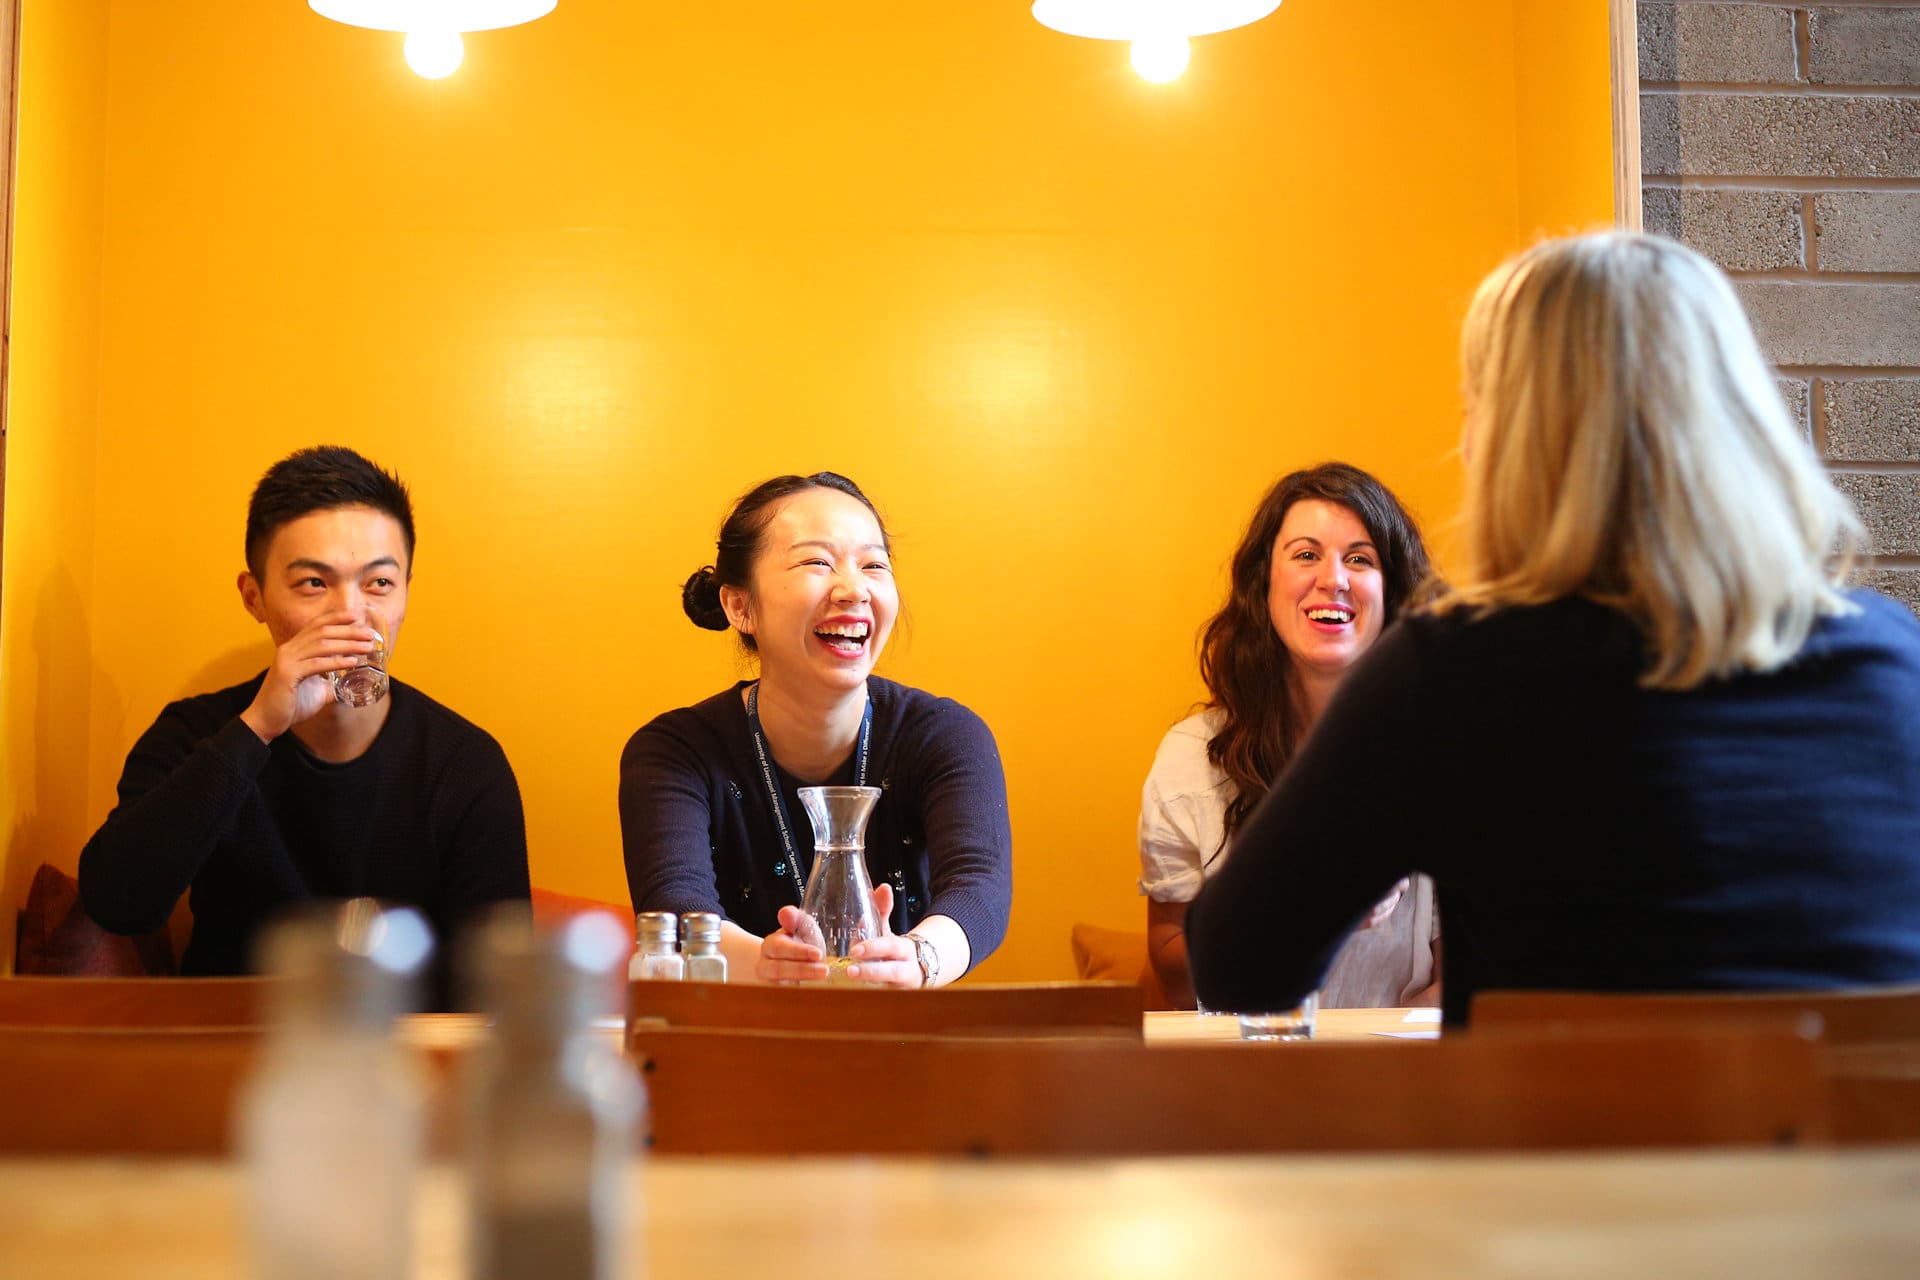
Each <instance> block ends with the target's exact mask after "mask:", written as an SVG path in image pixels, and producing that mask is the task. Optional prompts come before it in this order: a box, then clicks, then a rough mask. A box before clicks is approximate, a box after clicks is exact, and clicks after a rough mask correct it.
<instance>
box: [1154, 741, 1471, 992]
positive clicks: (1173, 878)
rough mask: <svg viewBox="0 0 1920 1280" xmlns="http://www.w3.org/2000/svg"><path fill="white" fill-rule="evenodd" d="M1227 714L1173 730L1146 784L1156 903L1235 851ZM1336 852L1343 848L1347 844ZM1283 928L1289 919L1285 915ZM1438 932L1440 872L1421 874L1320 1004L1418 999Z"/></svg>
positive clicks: (1349, 947)
mask: <svg viewBox="0 0 1920 1280" xmlns="http://www.w3.org/2000/svg"><path fill="white" fill-rule="evenodd" d="M1221 714H1222V713H1221V712H1219V711H1218V710H1206V711H1201V712H1198V713H1196V714H1194V715H1191V716H1188V717H1187V718H1186V719H1185V720H1182V721H1181V722H1180V723H1179V724H1176V725H1174V726H1173V728H1171V729H1169V730H1167V736H1166V737H1165V738H1163V739H1161V741H1160V750H1159V751H1158V753H1156V754H1155V756H1154V758H1153V769H1152V771H1151V772H1150V773H1148V774H1147V781H1146V785H1145V786H1144V787H1142V788H1141V792H1140V892H1141V893H1143V894H1145V895H1146V896H1148V897H1150V898H1152V899H1153V900H1154V901H1156V902H1191V901H1192V900H1193V898H1194V896H1195V895H1196V894H1198V893H1199V892H1200V885H1201V883H1202V882H1203V881H1204V880H1205V879H1206V877H1207V876H1208V875H1209V874H1210V873H1211V872H1212V871H1213V870H1214V868H1216V867H1218V866H1219V865H1220V864H1221V863H1222V862H1223V861H1224V860H1225V859H1226V856H1227V850H1226V849H1225V848H1224V847H1223V845H1224V843H1225V837H1226V813H1227V803H1228V801H1229V800H1231V799H1232V797H1233V795H1234V786H1233V781H1232V780H1231V779H1230V778H1228V777H1227V776H1226V774H1224V773H1222V772H1221V771H1220V769H1219V768H1218V766H1216V765H1215V764H1214V763H1213V761H1211V760H1209V759H1208V758H1207V743H1208V742H1209V741H1210V740H1211V739H1212V738H1213V735H1214V734H1215V733H1217V732H1219V725H1220V717H1221ZM1328 856H1329V857H1338V856H1339V853H1338V850H1331V851H1329V853H1328ZM1275 927H1277V928H1284V927H1285V921H1284V920H1280V921H1276V922H1275ZM1439 936H1440V913H1439V910H1438V909H1437V907H1436V906H1435V903H1434V897H1433V881H1431V880H1429V879H1428V878H1427V877H1426V876H1420V875H1416V876H1414V877H1413V883H1412V885H1411V886H1410V887H1409V888H1408V890H1407V892H1406V893H1405V894H1403V895H1402V896H1401V898H1400V903H1399V905H1398V906H1396V907H1395V908H1394V909H1393V914H1392V915H1391V916H1389V917H1388V918H1387V919H1386V920H1385V921H1383V922H1382V923H1380V924H1378V925H1375V926H1374V927H1373V928H1371V929H1359V930H1355V931H1354V933H1353V934H1352V936H1350V937H1349V938H1348V939H1347V942H1346V945H1345V946H1343V947H1341V948H1340V954H1339V955H1338V956H1337V957H1335V959H1334V962H1333V968H1332V969H1331V970H1329V971H1328V973H1327V980H1326V983H1325V984H1324V985H1323V986H1322V987H1321V988H1320V1005H1321V1007H1322V1008H1325V1009H1390V1008H1398V1007H1400V1006H1403V1005H1407V1004H1410V1003H1412V1001H1413V997H1414V995H1415V994H1416V993H1417V992H1419V991H1421V990H1423V989H1424V988H1426V987H1428V986H1430V985H1431V984H1432V982H1433V979H1434V971H1433V941H1434V939H1436V938H1438V937H1439ZM1424 1003H1427V1004H1432V1003H1433V1001H1432V1000H1428V1001H1425V1002H1424Z"/></svg>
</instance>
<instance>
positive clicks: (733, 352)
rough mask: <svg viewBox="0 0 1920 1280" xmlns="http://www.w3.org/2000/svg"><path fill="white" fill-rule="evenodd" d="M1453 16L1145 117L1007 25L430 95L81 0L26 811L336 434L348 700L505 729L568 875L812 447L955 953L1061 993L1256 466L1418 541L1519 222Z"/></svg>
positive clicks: (320, 31) (1073, 46)
mask: <svg viewBox="0 0 1920 1280" xmlns="http://www.w3.org/2000/svg"><path fill="white" fill-rule="evenodd" d="M1480 9H1481V10H1483V11H1484V16H1483V17H1482V19H1481V20H1480V21H1479V23H1478V24H1476V23H1475V22H1469V21H1466V20H1463V17H1462V11H1461V10H1459V9H1457V8H1453V7H1447V6H1436V5H1433V4H1430V3H1427V2H1425V0H1403V2H1401V3H1369V4H1366V5H1354V4H1346V3H1337V4H1336V3H1328V2H1326V0H1291V2H1290V3H1288V4H1286V5H1285V6H1283V7H1282V8H1281V10H1280V11H1279V12H1277V13H1276V14H1275V15H1274V16H1273V17H1272V18H1270V19H1268V20H1266V21H1264V22H1262V23H1260V24H1259V25H1258V26H1256V27H1253V28H1250V29H1247V30H1244V31H1240V32H1236V33H1233V34H1231V35H1226V36H1220V37H1212V38H1208V39H1205V40H1201V41H1199V42H1197V43H1196V50H1195V57H1194V64H1193V67H1192V69H1191V70H1190V71H1189V72H1188V73H1187V75H1186V77H1185V78H1184V79H1183V80H1181V81H1179V82H1176V83H1175V84H1174V85H1172V86H1168V87H1164V88H1156V87H1153V86H1148V85H1146V84H1144V83H1143V82H1141V81H1140V80H1138V79H1137V78H1135V77H1134V76H1133V75H1132V74H1131V72H1130V71H1128V70H1127V68H1126V62H1125V55H1124V51H1123V50H1121V49H1120V48H1118V47H1116V46H1110V45H1103V44H1098V43H1094V42H1089V41H1078V40H1073V39H1069V38H1067V37H1063V36H1058V35H1055V34H1053V33H1051V32H1048V31H1046V30H1045V29H1043V28H1041V27H1039V26H1038V25H1037V24H1035V23H1033V22H1032V21H1031V20H1030V19H1029V18H1028V17H1027V15H1026V13H1025V6H1024V5H1023V4H1018V3H1004V4H994V5H987V4H945V5H901V4H898V3H894V2H892V0H886V2H882V0H849V2H846V3H840V4H835V5H831V6H817V5H792V4H786V3H775V2H774V0H765V2H764V3H755V4H750V5H746V6H699V5H673V6H652V5H624V4H620V5H615V4H595V3H589V2H588V0H566V2H565V3H562V4H561V5H560V7H559V8H558V10H557V11H556V12H555V13H554V14H553V15H552V16H551V17H549V18H546V19H542V20H541V21H540V22H538V23H535V24H533V25H532V26H529V27H525V28H520V29H516V30H512V31H506V32H498V33H490V34H482V35H477V36H472V37H470V38H469V40H468V60H467V65H466V66H465V67H464V68H463V69H462V70H461V71H460V73H459V74H458V75H456V76H455V77H454V78H452V79H451V80H448V81H445V82H441V83H437V84H435V83H428V82H425V81H421V80H419V79H416V78H414V77H413V76H412V75H411V74H410V73H408V72H407V71H406V70H405V69H404V67H403V66H402V65H401V63H400V60H399V53H398V43H399V41H398V37H384V36H380V35H376V34H373V33H368V32H361V31H355V30H350V29H347V28H341V27H336V26H333V25H331V24H328V23H326V22H324V21H322V20H320V19H318V18H316V17H314V16H312V15H311V14H310V13H309V12H307V10H306V8H305V6H303V5H299V4H293V3H287V4H273V5H265V4H261V3H258V0H199V2H198V3H195V4H193V5H190V6H186V5H154V4H151V3H145V2H141V0H118V2H117V3H115V4H114V5H113V41H112V59H111V66H110V73H109V77H108V80H109V90H110V101H111V112H110V116H109V122H108V137H107V155H108V165H107V173H108V180H107V194H106V228H105V289H104V325H105V327H104V345H103V360H102V370H103V374H102V379H101V383H100V396H101V400H100V428H99V431H100V447H99V462H98V473H97V477H96V478H95V483H94V494H93V499H92V508H91V509H92V511H93V513H94V514H95V515H96V517H97V521H96V525H95V544H94V564H93V577H92V592H91V596H90V607H91V611H92V613H91V617H92V632H91V638H92V641H93V644H92V648H91V651H90V652H91V660H92V669H93V676H92V681H91V685H90V688H89V689H88V691H87V693H86V695H85V697H84V698H82V697H79V696H77V695H76V696H70V697H69V698H68V700H67V701H66V702H64V703H63V704H62V710H63V711H66V712H68V713H71V714H77V715H79V717H80V718H81V719H83V720H85V721H86V722H87V723H89V724H90V725H91V726H92V732H91V737H90V742H89V747H88V752H87V758H86V762H85V767H84V768H83V769H76V770H74V771H72V772H71V773H70V774H69V775H68V776H69V777H70V783H69V787H68V790H67V792H66V796H67V800H68V803H70V804H82V805H83V806H84V808H85V811H86V813H87V815H88V818H89V821H97V820H98V818H99V816H101V815H102V814H104V813H105V811H106V809H107V808H108V807H109V806H110V804H111V801H112V788H113V782H114V779H115V778H116V777H117V773H118V769H119V766H120V763H121V760H122V758H123V756H124V753H125V751H126V749H127V746H128V745H129V744H130V742H131V740H132V739H133V737H134V736H135V735H137V734H138V733H139V732H140V731H141V729H143V728H144V727H145V726H146V725H147V724H148V723H149V722H150V721H151V719H152V717H153V716H154V714H155V713H156V712H157V710H158V709H159V707H160V705H161V704H162V703H163V702H164V701H165V700H166V699H168V698H172V697H176V696H179V695H181V694H184V693H187V692H189V691H193V690H198V689H205V688H209V687H213V686H215V685H217V684H224V683H228V682H231V681H233V680H238V679H241V678H243V677H244V676H246V675H248V674H250V673H251V672H253V671H254V670H257V669H258V668H259V667H260V666H261V665H263V663H264V661H265V650H264V648H263V646H262V637H261V635H260V634H259V632H258V630H257V628H255V627H254V626H253V624H251V623H250V622H249V621H248V619H247V618H246V617H245V615H244V614H243V613H242V612H241V610H240V608H239V605H238V602H237V599H236V598H235V596H234V593H233V589H232V586H231V581H232V577H233V574H234V572H235V571H236V570H237V569H238V568H239V567H240V546H239V542H240V532H241V522H242V516H243V511H244V504H245V498H246V493H247V490H248V488H249V486H250V485H251V483H252V481H253V479H254V478H255V477H256V476H257V474H258V473H259V471H260V470H261V469H262V468H263V467H264V466H265V465H267V464H268V463H269V462H271V461H272V460H273V459H275V458H276V457H278V456H280V455H281V454H283V453H285V452H286V451H288V450H290V449H292V448H294V447H297V446H300V445H304V444H310V443H314V442H317V441H323V440H325V441H336V442H340V443H347V444H352V445H354V446H356V447H359V448H361V449H363V450H365V451H366V452H368V453H370V454H372V455H373V456H375V457H377V458H379V459H381V460H382V461H385V462H387V463H389V464H391V465H393V466H395V467H397V468H398V469H400V470H401V471H402V472H403V474H405V475H406V476H408V477H409V478H410V479H411V481H412V483H413V485H414V487H415V491H416V498H417V502H418V507H419V517H420V524H421V539H422V540H421V544H420V550H419V558H418V562H417V577H416V579H415V586H414V592H413V603H412V610H411V613H410V615H409V620H408V626H407V633H406V635H405V637H404V642H403V644H402V646H401V648H400V652H399V656H398V659H397V662H398V666H397V668H396V669H397V670H399V671H401V672H402V673H403V675H404V676H405V677H406V678H409V679H412V680H414V681H416V682H417V683H419V684H420V685H421V686H423V687H424V688H426V689H427V690H429V691H430V692H432V693H433V694H434V695H435V696H437V697H439V698H441V699H442V700H444V701H446V702H448V703H449V704H451V705H452V706H454V707H456V708H458V709H459V710H461V711H462V712H464V713H466V714H467V715H469V716H471V717H472V718H473V719H475V720H477V721H478V722H480V723H481V724H483V725H485V726H487V727H488V728H489V729H491V730H492V731H493V732H494V733H495V734H496V735H497V736H498V737H499V738H500V739H501V740H502V742H503V743H504V744H505V746H506V748H507V751H508V754H509V755H510V756H511V757H512V759H513V761H514V763H515V767H516V770H517V772H518V774H519V776H520V780H521V785H522V789H523V792H524V794H525V797H526V802H527V810H528V820H529V827H530V834H531V842H532V857H533V871H534V878H535V880H536V882H538V883H543V884H546V885H549V886H551V887H554V888H559V889H564V890H568V891H571V892H577V893H586V894H593V895H597V896H602V897H607V898H622V897H624V893H625V879H624V874H623V872H622V869H621V865H620V860H619V830H618V822H617V815H616V812H615V808H614V783H615V774H616V762H617V759H618V755H619V751H620V747H621V745H622V744H623V742H624V741H625V739H626V737H627V736H628V734H630V733H631V732H632V730H633V729H634V728H635V727H636V726H637V725H639V724H640V723H642V722H643V721H644V720H645V719H647V718H648V717H649V716H651V715H652V714H654V713H656V712H657V711H660V710H662V709H665V708H667V707H671V706H675V705H680V704H683V703H685V702H688V701H691V700H693V699H696V698H698V697H701V696H703V695H705V694H707V693H709V692H712V691H713V690H714V689H716V688H718V687H720V686H721V685H722V684H723V683H724V682H726V681H728V680H731V679H732V678H734V677H735V675H736V674H737V673H738V672H739V671H740V670H741V669H742V667H741V663H740V661H739V659H738V657H737V653H736V650H735V649H734V647H733V646H732V644H731V642H730V641H728V640H726V639H725V638H723V637H719V636H715V635H713V634H711V633H706V632H701V631H698V630H696V629H695V628H693V627H692V626H691V625H690V624H688V623H687V622H686V621H685V620H684V618H683V616H682V615H681V613H680V611H679V608H678V601H677V594H678V584H679V582H680V580H681V579H682V578H683V577H684V576H685V575H686V574H687V573H688V572H689V571H690V570H691V569H692V568H694V567H695V566H696V565H698V564H700V563H702V562H703V561H704V560H705V559H707V558H708V557H709V556H710V554H711V545H712V544H711V538H712V535H713V531H714V528H715V525H716V524H717V522H718V519H719V518H720V516H721V515H722V513H723V512H724V509H725V507H726V504H727V502H728V500H729V499H730V498H731V497H732V496H733V495H735V494H736V493H738V492H739V491H740V490H741V489H743V488H744V487H746V486H747V485H749V484H751V483H753V482H755V481H757V480H759V479H762V478H764V477H765V476H767V475H769V474H773V473H775V472H777V471H782V470H792V469H806V470H812V469H817V468H820V467H832V468H835V469H838V470H842V471H845V472H847V473H849V474H851V475H853V476H854V477H855V478H857V479H858V480H859V481H860V482H861V483H862V484H863V485H865V486H866V487H867V488H868V489H869V491H870V492H872V493H873V494H874V495H876V497H877V498H878V499H879V501H880V503H881V505H882V508H883V510H884V511H885V512H886V513H887V515H888V516H889V518H890V522H891V525H892V528H893V530H894V533H895V536H896V539H897V542H898V555H897V565H898V569H899V577H900V581H901V584H902V589H903V592H904V594H905V598H906V603H907V608H908V610H909V614H910V627H909V629H908V631H907V633H906V634H905V635H902V636H899V637H897V638H896V640H895V646H894V649H893V650H892V651H891V652H890V653H889V655H888V658H887V660H886V662H885V664H884V665H883V671H884V672H885V673H886V674H889V675H892V676H894V677H895V678H898V679H903V680H907V681H909V682H912V683H915V684H919V685H922V686H924V687H927V688H930V689H933V690H936V691H938V692H941V693H946V694H950V695H952V696H954V697H957V698H959V699H961V700H962V701H964V702H966V703H968V704H969V705H971V706H973V707H974V708H975V709H976V710H978V711H979V712H980V713H981V714H982V715H983V716H985V718H986V719H987V721H988V723H989V724H991V725H992V726H993V727H994V729H995V731H996V733H997V734H998V737H999V740H1000V744H1001V748H1002V751H1003V754H1004V756H1005V758H1006V764H1007V769H1008V775H1009V782H1010V786H1011V791H1012V803H1013V812H1014V830H1015V836H1016V895H1015V911H1014V924H1013V933H1012V936H1011V937H1010V939H1009V941H1008V943H1007V945H1006V946H1005V947H1004V948H1003V949H1002V951H1001V953H1000V955H998V956H997V957H995V959H994V960H993V961H992V962H990V965H989V966H988V969H987V972H988V974H989V975H990V976H993V977H997V978H1001V979H1020V978H1040V977H1059V976H1065V975H1066V974H1067V973H1068V972H1069V965H1070V962H1069V957H1068V953H1067V945H1066V935H1067V928H1068V925H1069V924H1070V923H1071V922H1072V921H1074V920H1076V919H1088V920H1096V921H1102V922H1105V923H1109V924H1128V925H1131V924H1135V923H1136V922H1137V921H1138V919H1139V918H1140V914H1141V907H1140V899H1139V898H1138V897H1137V895H1136V894H1135V892H1134V887H1133V876H1134V874H1135V870H1136V866H1135V864H1136V858H1135V854H1134V852H1133V827H1134V819H1135V810H1136V807H1137V804H1138V798H1139V783H1140V779H1141V777H1142V775H1143V774H1144V772H1145V770H1146V767H1147V765H1148V763H1149V761H1150V760H1151V757H1152V754H1153V749H1154V745H1155V743H1156V742H1157V741H1158V738H1159V736H1160V734H1161V733H1162V732H1163V731H1164V729H1165V728H1166V726H1167V725H1168V724H1170V723H1171V722H1172V721H1173V720H1175V719H1176V718H1178V717H1179V716H1180V715H1181V714H1183V712H1184V711H1185V709H1186V708H1187V706H1188V704H1189V703H1190V702H1191V701H1192V700H1193V699H1194V698H1195V697H1196V696H1197V694H1198V692H1199V684H1198V680H1197V677H1196V676H1195V674H1194V669H1193V649H1192V646H1193V637H1194V633H1195V630H1196V628H1197V627H1198V626H1199V624H1200V623H1201V622H1202V620H1203V619H1204V617H1205V616H1206V614H1207V613H1208V611H1209V610H1210V609H1211V608H1212V607H1214V606H1215V604H1216V603H1217V599H1216V597H1217V596H1218V595H1219V593H1220V592H1221V590H1222V582H1223V577H1222V573H1223V568H1224V563H1225V560H1226V557H1227V556H1228V554H1229V553H1230V551H1231V548H1232V543H1233V540H1234V538H1235V536H1236V535H1237V533H1238V530H1239V526H1240V524H1241V523H1242V521H1243V520H1244V519H1245V517H1246V514H1247V512H1248V510H1249V508H1250V506H1251V504H1252V502H1253V501H1254V499H1255V498H1256V496H1257V495H1258V493H1259V492H1260V491H1261V489H1262V488H1263V487H1264V486H1265V485H1266V484H1268V483H1269V482H1270V481H1271V479H1272V478H1273V477H1274V476H1275V475H1276V474H1278V473H1279V472H1280V471H1283V470H1285V469H1287V468H1289V467H1292V466H1295V465H1299V464H1303V463H1307V462H1311V461H1315V460H1318V459H1322V458H1327V457H1343V458H1348V459H1351V460H1353V461H1355V462H1357V463H1359V464H1361V465H1363V466H1367V467H1370V468H1373V469H1375V470H1377V471H1378V472H1379V473H1380V474H1381V475H1383V476H1384V477H1385V478H1386V479H1387V480H1388V481H1389V482H1390V483H1391V484H1393V485H1394V486H1395V487H1396V488H1398V489H1399V490H1400V491H1401V492H1402V494H1403V495H1404V496H1405V497H1407V498H1408V499H1409V500H1410V502H1411V503H1412V505H1414V506H1415V507H1416V508H1417V509H1418V510H1419V511H1420V512H1421V513H1422V514H1423V515H1425V516H1426V517H1427V518H1428V520H1429V522H1430V523H1438V522H1440V521H1441V520H1442V519H1443V518H1444V517H1446V516H1448V515H1449V514H1450V513H1451V510H1452V507H1453V504H1454V501H1455V497H1456V493H1457V481H1456V469H1455V465H1454V463H1453V461H1452V459H1451V457H1450V455H1449V450H1450V449H1451V447H1452V443H1453V438H1454V433H1455V428H1456V423H1457V420H1458V410H1457V406H1456V404H1455V393H1454V387H1455V382H1456V378H1455V373H1454V369H1453V345H1454V332H1455V327H1456V325H1457V321H1458V316H1459V313H1460V311H1461V309H1462V307H1463V306H1464V302H1465V298H1466V296H1467V295H1468V293H1469V291H1470V290H1471V287H1472V285H1473V283H1474V282H1475V281H1476V280H1477V279H1478V277H1479V276H1480V275H1481V274H1482V273H1483V272H1484V271H1485V270H1486V269H1487V268H1488V267H1489V266H1491V265H1492V264H1493V263H1494V262H1495V261H1497V260H1498V259H1499V258H1500V257H1502V256H1504V255H1505V254H1506V253H1507V252H1508V251H1510V250H1511V249H1512V248H1513V247H1515V245H1516V244H1517V243H1519V235H1518V228H1517V219H1516V209H1517V204H1518V200H1519V195H1518V191H1519V182H1520V169H1519V160H1518V158H1517V153H1516V143H1515V138H1516V133H1517V124H1516V119H1515V103H1516V94H1517V87H1516V85H1517V73H1516V67H1515V48H1516V40H1515V16H1514V10H1513V7H1512V3H1511V2H1508V3H1494V4H1488V5H1483V6H1480ZM743 15H750V16H743ZM1601 57H1602V58H1604V45H1603V46H1602V49H1601ZM1596 162H1597V163H1598V164H1599V165H1600V166H1601V167H1602V168H1603V169H1604V168H1605V166H1606V156H1605V155H1604V154H1602V155H1601V156H1600V157H1598V158H1597V161H1596ZM1596 216H1599V217H1604V216H1605V210H1604V209H1602V210H1599V211H1598V212H1597V214H1596ZM11 542H12V535H11V533H10V534H9V545H10V546H11ZM8 594H9V596H12V595H13V589H12V585H11V583H9V587H8ZM9 678H11V677H9Z"/></svg>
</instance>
